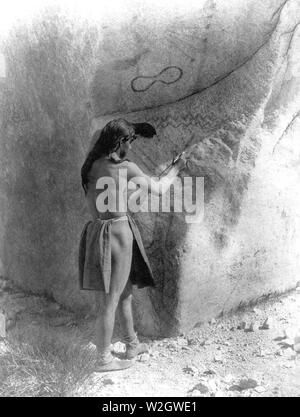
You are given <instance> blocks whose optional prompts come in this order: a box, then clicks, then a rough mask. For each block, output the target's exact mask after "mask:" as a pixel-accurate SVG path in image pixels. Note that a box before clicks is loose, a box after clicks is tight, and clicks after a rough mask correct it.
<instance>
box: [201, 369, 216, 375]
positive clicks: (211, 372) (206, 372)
mask: <svg viewBox="0 0 300 417" xmlns="http://www.w3.org/2000/svg"><path fill="white" fill-rule="evenodd" d="M203 375H216V373H215V371H214V370H213V369H207V370H206V371H204V372H203Z"/></svg>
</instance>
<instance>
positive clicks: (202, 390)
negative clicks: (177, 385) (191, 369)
mask: <svg viewBox="0 0 300 417" xmlns="http://www.w3.org/2000/svg"><path fill="white" fill-rule="evenodd" d="M194 390H197V391H199V392H200V394H206V393H207V392H208V391H209V389H208V388H207V386H206V385H204V384H202V383H201V382H200V383H199V384H197V385H195V386H194V387H193V388H192V391H194Z"/></svg>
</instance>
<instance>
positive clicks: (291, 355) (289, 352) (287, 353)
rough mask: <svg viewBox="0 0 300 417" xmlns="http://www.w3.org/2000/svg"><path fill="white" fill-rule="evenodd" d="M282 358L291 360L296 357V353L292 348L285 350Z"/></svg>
mask: <svg viewBox="0 0 300 417" xmlns="http://www.w3.org/2000/svg"><path fill="white" fill-rule="evenodd" d="M283 354H284V356H286V357H287V358H289V359H293V358H294V357H295V356H296V353H295V352H294V350H293V349H292V348H290V347H289V348H287V349H285V350H284V351H283Z"/></svg>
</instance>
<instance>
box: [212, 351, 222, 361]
mask: <svg viewBox="0 0 300 417" xmlns="http://www.w3.org/2000/svg"><path fill="white" fill-rule="evenodd" d="M214 362H220V363H222V362H223V357H222V355H221V354H220V353H216V354H215V356H214Z"/></svg>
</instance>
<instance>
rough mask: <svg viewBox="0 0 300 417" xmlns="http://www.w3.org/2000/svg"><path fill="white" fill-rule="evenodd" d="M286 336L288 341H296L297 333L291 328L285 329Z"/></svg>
mask: <svg viewBox="0 0 300 417" xmlns="http://www.w3.org/2000/svg"><path fill="white" fill-rule="evenodd" d="M284 336H285V337H286V338H287V339H294V337H295V336H296V331H295V330H294V329H291V328H287V329H284Z"/></svg>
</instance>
